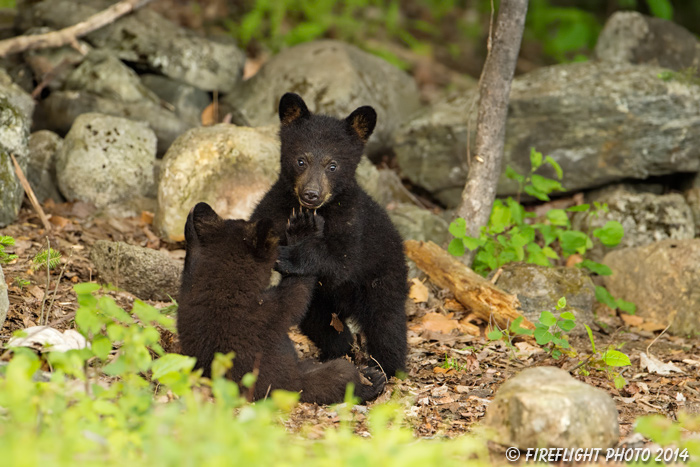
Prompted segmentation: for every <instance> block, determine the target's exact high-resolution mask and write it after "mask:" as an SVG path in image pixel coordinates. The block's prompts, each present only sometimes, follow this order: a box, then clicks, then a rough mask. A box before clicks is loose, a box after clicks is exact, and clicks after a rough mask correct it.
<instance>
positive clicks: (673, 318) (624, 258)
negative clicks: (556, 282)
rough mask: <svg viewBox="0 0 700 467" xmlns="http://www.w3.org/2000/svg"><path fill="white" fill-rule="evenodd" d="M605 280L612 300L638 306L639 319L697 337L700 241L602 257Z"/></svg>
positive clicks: (699, 323)
mask: <svg viewBox="0 0 700 467" xmlns="http://www.w3.org/2000/svg"><path fill="white" fill-rule="evenodd" d="M603 263H604V264H606V265H608V266H609V267H610V269H612V270H613V274H612V275H610V276H606V277H604V281H605V287H606V288H607V289H608V291H610V293H611V294H612V295H613V296H614V297H615V298H622V299H625V300H627V301H630V302H632V303H634V304H636V305H637V312H636V314H637V315H638V316H641V317H643V318H645V319H647V320H649V321H652V322H655V323H659V324H661V325H668V324H670V325H671V327H670V328H669V332H671V333H673V334H676V335H680V336H697V335H700V239H697V238H693V239H685V240H672V239H668V240H663V241H660V242H656V243H652V244H651V245H647V246H642V247H637V248H625V249H622V250H617V251H613V252H611V253H609V254H607V255H606V256H605V258H604V259H603Z"/></svg>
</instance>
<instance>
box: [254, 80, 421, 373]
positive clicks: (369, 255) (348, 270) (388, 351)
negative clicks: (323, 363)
mask: <svg viewBox="0 0 700 467" xmlns="http://www.w3.org/2000/svg"><path fill="white" fill-rule="evenodd" d="M279 116H280V121H281V128H280V140H281V171H280V176H279V179H278V180H277V182H276V183H275V184H274V185H273V186H272V188H271V189H270V191H269V192H268V193H267V194H266V195H265V196H264V198H263V199H262V201H261V202H260V204H259V205H258V206H257V208H256V209H255V212H254V213H253V215H252V216H251V219H253V220H258V219H263V218H269V219H272V220H273V222H274V224H275V230H276V231H277V232H278V233H282V232H283V231H284V226H285V223H286V222H287V219H288V218H289V216H290V214H291V213H292V211H293V210H294V209H300V208H301V207H304V208H307V209H312V210H314V211H315V212H316V213H318V214H319V215H321V216H323V218H324V219H325V228H324V231H323V236H322V238H317V237H309V238H306V239H304V240H303V241H301V242H300V243H299V244H297V245H282V246H281V247H280V259H279V262H278V265H277V269H278V270H280V271H281V272H283V273H288V274H305V275H315V276H317V277H318V284H317V286H316V287H315V289H314V292H313V298H312V300H311V304H310V305H309V310H308V312H307V314H306V315H305V316H304V319H303V320H302V321H301V324H300V328H301V331H302V332H303V333H304V334H306V335H307V336H308V337H309V338H310V339H311V340H312V341H313V342H314V343H315V344H316V345H317V346H318V347H319V349H320V350H321V359H322V360H329V359H334V358H338V357H341V356H343V355H346V354H347V353H349V352H350V350H351V343H352V340H353V339H352V333H351V332H350V330H349V329H348V326H347V324H348V322H351V323H353V324H357V325H359V327H360V329H361V330H362V331H363V333H364V335H365V340H366V343H367V350H368V353H369V354H370V357H371V358H372V359H373V360H376V362H377V363H378V365H379V366H380V367H381V369H383V370H384V371H385V372H386V374H387V375H388V376H392V375H394V374H395V373H396V371H404V370H405V362H406V351H407V347H406V315H405V308H404V306H405V300H406V295H407V293H408V290H407V283H406V281H407V278H406V276H407V269H406V264H405V260H404V254H403V242H402V240H401V237H400V236H399V234H398V232H397V231H396V229H395V228H394V226H393V224H392V223H391V221H390V220H389V216H388V215H387V214H386V212H385V211H384V210H383V209H382V208H381V207H380V206H379V205H378V204H377V203H375V202H374V201H373V200H372V199H371V198H370V196H369V195H368V194H367V193H366V192H365V191H363V190H362V189H361V188H360V186H359V185H358V184H357V181H356V179H355V170H356V168H357V165H358V163H359V162H360V157H361V156H362V152H363V150H364V146H365V143H366V142H367V139H368V138H369V136H370V135H371V134H372V131H373V130H374V126H375V124H376V119H377V115H376V113H375V111H374V109H372V108H371V107H368V106H365V107H360V108H358V109H357V110H355V111H354V112H352V113H351V114H350V116H348V117H347V118H346V119H342V120H341V119H337V118H333V117H329V116H324V115H312V114H311V113H310V112H309V110H308V108H307V107H306V104H305V103H304V101H303V100H302V98H301V97H299V96H298V95H296V94H291V93H288V94H285V95H284V96H283V97H282V99H281V100H280V105H279ZM333 314H335V315H337V318H339V319H340V320H341V321H342V322H343V326H342V331H338V330H337V329H336V328H338V329H340V328H341V327H340V326H338V323H337V321H336V320H333ZM332 320H333V321H334V324H335V326H332V325H331V321H332Z"/></svg>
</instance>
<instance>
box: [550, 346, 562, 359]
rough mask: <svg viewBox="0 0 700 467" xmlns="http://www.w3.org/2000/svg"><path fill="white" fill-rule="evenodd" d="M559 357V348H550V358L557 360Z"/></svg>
mask: <svg viewBox="0 0 700 467" xmlns="http://www.w3.org/2000/svg"><path fill="white" fill-rule="evenodd" d="M559 357H561V350H557V349H554V350H552V358H553V359H554V360H559Z"/></svg>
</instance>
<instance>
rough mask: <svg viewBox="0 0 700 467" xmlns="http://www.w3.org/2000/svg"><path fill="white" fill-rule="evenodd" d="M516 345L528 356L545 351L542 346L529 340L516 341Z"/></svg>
mask: <svg viewBox="0 0 700 467" xmlns="http://www.w3.org/2000/svg"><path fill="white" fill-rule="evenodd" d="M515 347H516V348H517V349H518V350H519V351H520V352H522V353H523V354H525V355H526V356H528V357H529V356H530V355H533V354H536V353H540V352H544V350H542V347H539V346H536V345H532V344H530V343H528V342H516V343H515Z"/></svg>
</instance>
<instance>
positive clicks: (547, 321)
mask: <svg viewBox="0 0 700 467" xmlns="http://www.w3.org/2000/svg"><path fill="white" fill-rule="evenodd" d="M538 321H539V322H540V323H542V324H543V325H545V326H547V327H548V328H549V327H550V326H554V324H556V322H557V318H556V316H554V314H552V312H551V311H543V312H542V313H540V318H539V319H538Z"/></svg>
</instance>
